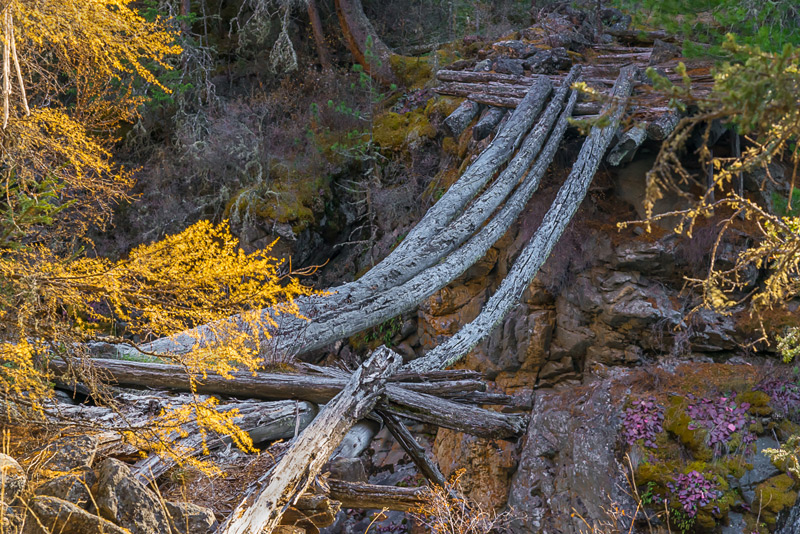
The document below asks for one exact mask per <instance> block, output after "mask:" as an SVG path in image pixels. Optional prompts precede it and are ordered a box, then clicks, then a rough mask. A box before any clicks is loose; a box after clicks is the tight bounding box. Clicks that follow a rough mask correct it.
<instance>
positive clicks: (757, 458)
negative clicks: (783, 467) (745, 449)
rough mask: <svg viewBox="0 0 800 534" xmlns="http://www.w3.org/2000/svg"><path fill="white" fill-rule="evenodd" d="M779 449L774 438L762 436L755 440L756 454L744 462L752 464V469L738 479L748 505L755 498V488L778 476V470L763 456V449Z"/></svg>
mask: <svg viewBox="0 0 800 534" xmlns="http://www.w3.org/2000/svg"><path fill="white" fill-rule="evenodd" d="M777 448H780V443H778V442H777V441H775V439H774V438H771V437H769V436H762V437H760V438H758V439H757V440H756V452H755V454H753V455H750V456H748V457H747V458H746V459H745V461H746V462H747V463H749V464H752V466H753V469H751V470H749V471H748V472H747V473H745V474H744V476H743V477H742V478H740V479H739V481H738V483H739V487H740V489H741V492H742V496H743V497H744V500H745V501H747V503H748V504H752V503H753V501H754V500H755V497H756V486H757V485H759V484H761V483H762V482H764V481H765V480H767V479H768V478H772V477H774V476H776V475H779V474H780V470H779V469H778V468H777V467H775V466H774V465H772V462H771V461H770V459H769V458H768V457H767V455H765V454H764V452H763V451H764V449H777Z"/></svg>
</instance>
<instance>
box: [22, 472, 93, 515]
mask: <svg viewBox="0 0 800 534" xmlns="http://www.w3.org/2000/svg"><path fill="white" fill-rule="evenodd" d="M96 481H97V476H95V474H94V471H92V470H91V469H90V468H88V467H83V468H80V469H74V470H72V471H70V472H69V473H67V474H66V475H61V476H59V477H56V478H53V479H51V480H48V481H47V482H45V483H44V484H42V485H41V486H39V487H37V488H36V490H35V491H34V493H35V494H36V495H46V496H48V497H56V498H58V499H62V500H65V501H68V502H71V503H72V504H76V505H78V506H80V507H81V508H86V507H87V505H88V504H89V503H90V502H91V500H92V499H91V494H90V492H89V488H91V487H92V486H93V485H94V483H95V482H96Z"/></svg>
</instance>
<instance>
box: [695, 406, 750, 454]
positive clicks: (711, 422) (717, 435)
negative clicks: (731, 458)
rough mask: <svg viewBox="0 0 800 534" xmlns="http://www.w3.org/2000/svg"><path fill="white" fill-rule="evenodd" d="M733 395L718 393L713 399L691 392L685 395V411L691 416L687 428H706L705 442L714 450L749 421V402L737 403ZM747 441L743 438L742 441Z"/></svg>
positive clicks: (743, 427) (742, 428)
mask: <svg viewBox="0 0 800 534" xmlns="http://www.w3.org/2000/svg"><path fill="white" fill-rule="evenodd" d="M735 397H736V394H735V393H732V394H731V395H730V396H725V395H720V396H719V397H716V398H713V399H709V398H700V399H698V398H696V397H695V396H694V395H692V394H689V395H687V398H688V399H689V401H690V402H689V406H688V407H687V409H686V413H688V414H689V417H691V418H692V422H691V423H690V424H689V430H695V429H697V428H704V429H706V430H707V431H708V436H707V437H706V441H707V444H708V446H709V447H712V448H714V449H715V450H716V449H718V448H719V447H720V446H722V445H725V444H727V443H728V442H729V441H730V439H731V436H733V434H734V433H736V432H741V431H742V430H744V429H745V428H746V427H747V425H748V423H749V419H748V417H747V410H748V409H749V408H750V404H749V403H747V402H742V403H737V402H736V400H735ZM743 434H744V433H743ZM747 441H748V440H746V439H745V440H743V442H747Z"/></svg>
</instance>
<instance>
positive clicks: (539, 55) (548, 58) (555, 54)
mask: <svg viewBox="0 0 800 534" xmlns="http://www.w3.org/2000/svg"><path fill="white" fill-rule="evenodd" d="M570 67H572V59H571V58H570V57H569V54H568V53H567V50H566V48H564V47H557V48H551V49H550V50H540V51H539V52H536V54H534V55H533V57H530V58H528V59H527V60H525V68H527V69H529V70H530V71H531V73H532V74H557V73H558V72H559V71H564V70H569V68H570Z"/></svg>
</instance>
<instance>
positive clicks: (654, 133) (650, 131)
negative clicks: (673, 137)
mask: <svg viewBox="0 0 800 534" xmlns="http://www.w3.org/2000/svg"><path fill="white" fill-rule="evenodd" d="M680 120H681V116H680V113H679V112H678V111H677V110H674V109H671V110H669V111H667V112H666V113H663V114H661V115H659V117H658V118H656V119H655V120H652V121H650V122H648V123H647V127H646V129H647V137H648V138H650V139H652V140H653V141H663V140H664V139H666V138H667V137H669V136H670V134H671V133H672V131H673V130H674V129H675V127H676V126H677V125H678V122H680Z"/></svg>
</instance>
